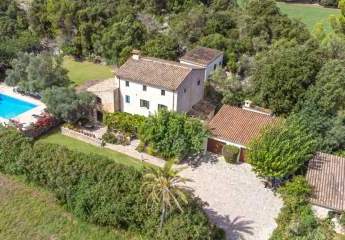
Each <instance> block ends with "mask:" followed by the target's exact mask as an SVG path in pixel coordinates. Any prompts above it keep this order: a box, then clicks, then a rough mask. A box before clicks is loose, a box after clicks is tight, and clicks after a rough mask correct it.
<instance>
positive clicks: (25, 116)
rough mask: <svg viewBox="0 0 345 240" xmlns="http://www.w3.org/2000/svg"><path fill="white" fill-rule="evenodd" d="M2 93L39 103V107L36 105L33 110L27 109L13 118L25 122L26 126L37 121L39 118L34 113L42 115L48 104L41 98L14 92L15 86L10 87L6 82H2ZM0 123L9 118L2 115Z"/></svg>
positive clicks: (0, 91) (0, 88) (0, 87)
mask: <svg viewBox="0 0 345 240" xmlns="http://www.w3.org/2000/svg"><path fill="white" fill-rule="evenodd" d="M0 93H1V94H4V95H7V96H10V97H13V98H17V99H20V100H23V101H25V102H29V103H32V104H35V105H37V107H35V108H33V109H31V110H29V111H26V112H24V113H22V114H20V115H18V116H16V117H14V118H11V119H13V120H16V121H18V122H20V123H22V124H24V126H28V125H30V124H31V123H35V122H36V121H37V119H36V118H35V117H33V116H32V115H34V114H36V115H40V114H41V113H42V111H44V109H45V108H46V105H45V104H44V103H42V102H41V101H40V100H37V99H34V98H32V97H28V96H24V95H21V94H18V93H15V92H13V87H9V86H7V85H5V84H0ZM0 123H8V119H4V118H1V117H0Z"/></svg>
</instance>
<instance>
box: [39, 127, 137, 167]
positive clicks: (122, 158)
mask: <svg viewBox="0 0 345 240" xmlns="http://www.w3.org/2000/svg"><path fill="white" fill-rule="evenodd" d="M38 142H46V143H55V144H60V145H63V146H66V147H67V148H69V149H72V150H78V151H80V152H83V153H94V154H98V155H102V156H105V157H108V158H110V159H113V160H114V161H115V162H118V163H122V164H125V165H129V166H133V167H136V168H141V167H142V164H141V162H140V161H139V160H137V159H134V158H131V157H129V156H127V155H124V154H122V153H118V152H115V151H112V150H109V149H106V148H100V147H97V146H94V145H91V144H88V143H84V142H82V141H79V140H76V139H74V138H70V137H67V136H64V135H62V134H61V133H60V132H58V131H54V132H52V133H50V134H48V135H46V136H43V137H42V138H41V139H40V140H38Z"/></svg>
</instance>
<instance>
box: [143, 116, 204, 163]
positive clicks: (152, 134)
mask: <svg viewBox="0 0 345 240" xmlns="http://www.w3.org/2000/svg"><path fill="white" fill-rule="evenodd" d="M206 136H207V132H206V130H205V129H204V127H203V125H202V123H201V122H200V121H199V120H197V119H193V118H190V117H188V116H187V115H185V114H180V113H176V112H169V111H166V110H161V111H159V112H158V113H156V114H155V115H152V116H149V117H148V118H147V119H146V120H145V121H144V122H143V124H141V126H140V128H139V138H140V141H141V142H142V144H144V146H145V147H146V146H148V147H149V148H151V149H152V151H153V153H156V154H158V155H159V156H161V157H163V158H165V159H178V160H182V159H183V158H184V157H186V156H188V155H190V154H198V153H200V152H201V151H202V149H203V143H204V139H205V137H206Z"/></svg>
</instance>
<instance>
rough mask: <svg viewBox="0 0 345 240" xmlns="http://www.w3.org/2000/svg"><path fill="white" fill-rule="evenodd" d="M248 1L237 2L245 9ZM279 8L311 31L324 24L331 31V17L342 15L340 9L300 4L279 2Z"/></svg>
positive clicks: (240, 0) (239, 0)
mask: <svg viewBox="0 0 345 240" xmlns="http://www.w3.org/2000/svg"><path fill="white" fill-rule="evenodd" d="M246 1H248V0H237V2H238V4H239V5H240V6H241V7H244V4H245V2H246ZM277 5H278V7H279V8H280V9H281V11H282V13H285V14H286V15H288V16H289V17H290V18H296V19H299V20H301V21H302V22H303V23H305V24H306V25H307V27H308V29H309V30H310V31H312V30H313V29H314V26H315V24H316V23H319V22H321V23H323V24H324V27H325V30H326V31H331V26H330V24H329V20H328V18H329V16H330V15H338V14H340V10H339V9H334V8H324V7H321V6H316V5H311V4H299V3H284V2H277Z"/></svg>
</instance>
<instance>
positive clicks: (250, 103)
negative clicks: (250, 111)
mask: <svg viewBox="0 0 345 240" xmlns="http://www.w3.org/2000/svg"><path fill="white" fill-rule="evenodd" d="M251 106H252V101H250V100H245V101H244V107H245V108H251Z"/></svg>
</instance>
